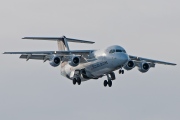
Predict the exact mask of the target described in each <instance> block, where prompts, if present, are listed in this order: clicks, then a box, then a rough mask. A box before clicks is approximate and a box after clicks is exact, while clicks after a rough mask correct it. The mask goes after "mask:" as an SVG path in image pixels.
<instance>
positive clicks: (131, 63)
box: [124, 60, 135, 70]
mask: <svg viewBox="0 0 180 120" xmlns="http://www.w3.org/2000/svg"><path fill="white" fill-rule="evenodd" d="M134 67H135V63H134V61H132V60H130V61H128V62H127V64H126V65H125V66H124V69H125V70H131V69H133V68H134Z"/></svg>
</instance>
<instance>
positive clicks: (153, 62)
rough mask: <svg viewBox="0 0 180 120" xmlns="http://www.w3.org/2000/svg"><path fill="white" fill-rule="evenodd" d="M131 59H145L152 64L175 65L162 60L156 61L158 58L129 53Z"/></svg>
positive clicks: (138, 60)
mask: <svg viewBox="0 0 180 120" xmlns="http://www.w3.org/2000/svg"><path fill="white" fill-rule="evenodd" d="M129 57H130V59H131V60H135V61H137V62H140V61H146V62H149V63H152V64H163V65H176V64H175V63H169V62H164V61H158V60H152V59H148V58H142V57H137V56H132V55H129Z"/></svg>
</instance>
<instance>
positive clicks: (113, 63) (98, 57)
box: [61, 45, 129, 81]
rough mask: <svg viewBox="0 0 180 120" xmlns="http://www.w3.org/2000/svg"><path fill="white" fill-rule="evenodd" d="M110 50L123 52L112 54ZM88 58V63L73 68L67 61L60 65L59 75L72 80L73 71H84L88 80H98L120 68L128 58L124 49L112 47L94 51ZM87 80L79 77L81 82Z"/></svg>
mask: <svg viewBox="0 0 180 120" xmlns="http://www.w3.org/2000/svg"><path fill="white" fill-rule="evenodd" d="M111 50H115V51H116V50H121V51H124V52H113V51H112V53H110V51H111ZM88 58H90V60H92V61H90V62H86V63H81V62H80V64H79V65H77V66H75V67H73V66H71V65H70V64H69V63H68V61H64V62H62V63H61V75H63V76H65V77H67V78H69V79H71V80H73V77H74V71H75V70H82V69H84V70H85V71H86V74H87V75H88V77H89V79H92V78H99V77H102V75H105V74H109V73H110V72H112V71H115V70H117V69H120V68H122V67H123V66H124V65H125V64H126V63H127V62H128V61H129V56H128V54H127V53H126V52H125V50H124V48H122V47H120V46H117V45H114V46H110V47H108V48H106V49H101V50H96V51H94V52H92V53H91V54H90V55H89V56H88ZM89 79H88V78H83V77H81V80H82V81H86V80H89Z"/></svg>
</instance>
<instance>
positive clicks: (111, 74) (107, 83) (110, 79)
mask: <svg viewBox="0 0 180 120" xmlns="http://www.w3.org/2000/svg"><path fill="white" fill-rule="evenodd" d="M109 75H110V76H111V77H110V76H109ZM107 79H108V80H104V87H106V86H107V85H108V86H109V87H111V86H112V80H115V79H116V77H115V74H114V72H112V73H110V74H107Z"/></svg>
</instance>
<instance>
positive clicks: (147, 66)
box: [138, 62, 150, 73]
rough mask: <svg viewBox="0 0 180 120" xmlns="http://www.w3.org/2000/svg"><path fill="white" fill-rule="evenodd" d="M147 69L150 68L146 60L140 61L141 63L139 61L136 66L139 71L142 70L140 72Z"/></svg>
mask: <svg viewBox="0 0 180 120" xmlns="http://www.w3.org/2000/svg"><path fill="white" fill-rule="evenodd" d="M149 69H150V66H149V64H148V63H146V62H142V63H140V64H139V66H138V70H139V71H140V72H142V73H145V72H147V71H148V70H149Z"/></svg>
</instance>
